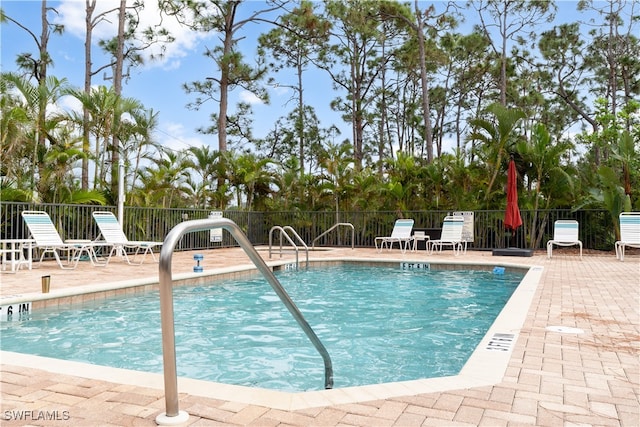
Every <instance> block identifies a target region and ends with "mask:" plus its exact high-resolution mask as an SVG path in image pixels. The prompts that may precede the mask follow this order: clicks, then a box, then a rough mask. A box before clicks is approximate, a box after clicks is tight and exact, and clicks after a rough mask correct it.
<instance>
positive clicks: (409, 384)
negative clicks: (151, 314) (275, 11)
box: [0, 257, 543, 410]
mask: <svg viewBox="0 0 640 427" xmlns="http://www.w3.org/2000/svg"><path fill="white" fill-rule="evenodd" d="M309 262H310V263H313V264H326V263H345V262H364V263H376V264H380V263H392V264H393V263H406V262H421V263H424V261H411V260H407V259H405V258H397V259H384V260H372V259H371V258H359V257H344V258H322V259H316V260H314V259H310V260H309ZM267 264H268V265H269V267H271V268H273V269H278V268H285V266H286V265H288V264H291V261H275V262H268V263H267ZM428 264H430V265H437V266H438V267H440V266H443V267H445V268H449V269H451V268H457V267H463V268H470V267H473V266H477V267H482V269H484V270H487V269H491V268H493V267H495V266H501V267H505V268H515V269H519V270H525V271H526V273H525V276H524V277H523V279H522V281H521V282H520V285H519V286H518V287H517V288H516V290H515V291H514V292H513V294H512V295H511V297H510V298H509V300H508V301H507V303H506V304H505V306H504V307H503V309H502V310H501V312H500V313H499V314H498V316H497V317H496V319H495V321H494V322H493V324H492V325H491V327H490V328H489V330H488V331H487V333H486V334H485V336H484V338H483V339H482V340H481V342H480V344H479V345H478V346H477V347H476V349H475V351H474V352H473V353H472V355H471V356H470V357H469V359H468V360H467V362H466V363H465V365H464V366H463V368H462V369H461V371H460V373H459V374H458V375H455V376H446V377H438V378H427V379H418V380H410V381H401V382H395V383H384V384H373V385H365V386H357V387H345V388H336V389H331V390H318V391H308V392H297V393H290V392H282V391H275V390H267V389H261V388H252V387H245V386H237V385H230V384H222V383H215V382H210V381H204V380H194V379H190V378H184V377H179V378H178V391H179V393H188V394H191V395H195V396H201V397H205V398H214V399H221V400H226V401H232V402H239V403H245V404H253V405H260V406H265V407H269V408H274V409H281V410H299V409H306V408H313V407H320V406H327V405H336V404H348V403H356V402H361V401H369V400H376V399H388V398H392V397H399V396H406V395H415V394H421V393H432V392H443V391H447V390H459V389H468V388H472V387H479V386H487V385H494V384H497V383H499V382H501V381H502V380H503V378H504V375H505V371H506V369H507V365H508V363H509V359H510V357H511V354H512V351H513V347H514V346H515V344H516V342H517V340H518V336H519V333H520V330H521V328H522V327H523V325H524V322H525V319H526V316H527V313H528V311H529V309H530V307H531V302H532V301H533V297H534V295H535V293H536V290H537V289H538V285H539V283H540V279H541V277H542V272H543V267H542V266H538V265H523V264H518V263H510V262H507V263H505V262H500V263H495V262H471V261H470V262H465V261H462V260H460V261H458V260H455V261H436V262H428ZM254 270H255V267H253V266H240V267H226V268H220V269H214V270H207V271H205V272H204V273H198V274H192V273H186V274H181V275H176V276H175V277H174V278H173V279H174V281H185V282H188V281H193V280H196V281H197V280H201V279H202V280H206V279H210V278H211V276H219V275H224V274H231V275H233V274H248V273H247V272H249V273H252V272H253V271H254ZM155 280H156V281H157V279H155ZM150 286H157V285H154V278H147V279H138V280H131V281H126V282H117V283H111V284H100V285H88V286H83V287H78V288H75V289H66V290H60V291H58V292H56V293H51V294H46V295H41V294H25V295H13V296H12V297H11V298H6V299H3V300H2V301H1V304H3V305H5V304H9V303H14V304H15V303H20V302H24V301H34V302H35V301H44V302H45V304H47V301H49V302H50V301H53V300H63V301H65V302H64V304H67V303H68V302H67V300H69V299H71V301H72V300H73V298H77V296H78V294H79V293H80V294H81V295H89V294H92V293H95V292H101V293H104V295H105V297H106V296H110V295H111V293H112V292H116V291H117V290H122V289H124V290H131V291H134V292H135V291H136V290H135V289H136V288H142V289H143V290H144V291H146V290H147V289H148V287H150ZM0 358H1V359H2V363H5V364H12V365H16V366H21V367H26V368H36V369H42V370H45V371H48V372H52V373H59V374H66V375H74V376H79V377H83V378H89V379H95V380H102V381H109V382H115V383H120V384H127V385H135V386H143V387H150V388H156V389H164V375H163V374H155V373H147V372H139V371H132V370H127V369H120V368H111V367H104V366H98V365H91V364H87V363H81V362H71V361H66V360H60V359H53V358H47V357H42V356H33V355H28V354H23V353H16V352H8V351H0Z"/></svg>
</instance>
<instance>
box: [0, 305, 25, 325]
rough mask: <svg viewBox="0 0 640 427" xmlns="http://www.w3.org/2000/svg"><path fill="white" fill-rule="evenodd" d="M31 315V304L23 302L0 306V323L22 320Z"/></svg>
mask: <svg viewBox="0 0 640 427" xmlns="http://www.w3.org/2000/svg"><path fill="white" fill-rule="evenodd" d="M30 313H31V303H30V302H21V303H17V304H8V305H3V306H0V321H3V322H5V321H9V322H10V321H12V320H22V319H23V318H25V317H26V316H28V315H29V314H30Z"/></svg>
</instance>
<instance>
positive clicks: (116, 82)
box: [111, 0, 127, 219]
mask: <svg viewBox="0 0 640 427" xmlns="http://www.w3.org/2000/svg"><path fill="white" fill-rule="evenodd" d="M126 8H127V0H120V9H119V11H118V44H117V47H116V63H115V67H114V72H113V91H114V92H115V94H116V97H118V98H120V97H121V95H122V79H123V68H124V31H125V28H124V26H125V18H126V15H125V14H126ZM117 104H118V103H117V102H116V105H117ZM119 128H120V113H119V112H118V111H116V112H115V114H114V116H113V130H114V132H113V135H112V143H111V194H112V197H113V198H114V200H117V198H116V195H117V194H118V179H119V175H120V168H119V164H120V138H119V135H118V132H119ZM122 178H123V179H124V177H122ZM118 197H119V196H118ZM120 202H121V201H120V200H118V203H120ZM120 219H121V218H120Z"/></svg>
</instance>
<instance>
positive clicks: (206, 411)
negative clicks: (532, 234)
mask: <svg viewBox="0 0 640 427" xmlns="http://www.w3.org/2000/svg"><path fill="white" fill-rule="evenodd" d="M202 253H203V254H204V262H203V265H204V267H205V272H207V271H208V270H213V269H217V268H223V267H227V266H238V265H244V264H250V261H249V259H248V258H247V257H246V255H245V254H244V253H243V252H242V250H241V249H237V248H233V249H219V250H215V251H205V252H202ZM260 253H261V255H263V257H264V258H265V259H266V260H267V261H269V260H268V253H267V252H265V251H261V252H260ZM192 256H193V253H189V252H184V253H176V254H175V255H174V260H173V266H172V270H173V274H174V277H175V276H177V275H180V274H183V273H184V274H187V273H189V272H191V271H192V267H193V265H194V261H193V258H192ZM292 257H293V255H290V254H289V255H285V256H284V258H283V259H292ZM345 257H358V258H375V259H385V258H389V257H393V258H394V259H395V258H400V259H404V260H412V261H413V260H416V261H432V262H436V261H446V262H455V263H459V262H474V263H487V264H495V265H505V264H506V265H509V264H517V265H538V266H542V267H543V272H542V278H541V281H540V284H539V286H538V288H537V291H536V292H535V295H534V296H533V301H532V304H531V307H529V308H528V311H527V316H526V320H525V323H524V326H523V327H522V329H521V330H520V331H519V336H518V340H517V342H516V343H515V346H514V347H513V351H512V354H511V357H510V359H509V363H508V367H507V369H506V372H505V375H504V377H503V378H502V381H499V382H498V383H496V384H494V385H489V386H482V387H471V388H466V389H458V390H449V391H446V392H437V393H424V394H408V395H406V396H400V397H393V398H389V399H379V400H365V401H357V402H354V403H349V404H336V405H330V406H319V407H308V408H305V409H299V410H282V409H274V408H273V407H267V406H259V405H253V404H247V403H241V402H237V401H233V400H221V399H212V398H207V397H202V396H199V395H196V394H188V393H184V392H183V393H181V394H180V409H181V410H184V411H187V412H188V413H189V415H190V417H189V420H188V422H187V425H192V426H211V425H256V426H313V425H318V426H446V425H458V426H476V425H483V426H503V425H505V426H506V425H536V426H557V425H565V426H579V425H581V426H586V425H598V426H629V427H637V426H638V425H640V403H639V401H640V358H639V356H640V331H639V329H640V327H639V324H640V255H639V254H638V252H630V253H628V254H627V256H626V257H625V261H624V262H620V261H618V260H616V258H615V254H614V253H613V250H612V251H611V252H610V253H601V252H591V253H590V252H586V253H585V254H584V258H583V260H582V261H580V259H579V257H578V256H577V254H576V253H575V252H572V251H570V250H562V249H559V250H557V251H554V256H553V258H551V259H547V257H546V253H544V252H542V251H540V252H537V253H536V254H535V255H534V256H533V257H528V258H516V257H494V256H492V255H491V253H490V252H477V251H469V252H468V253H467V255H461V256H458V257H454V256H452V255H451V253H450V251H449V252H448V253H443V254H434V255H431V256H430V255H427V254H426V252H424V251H422V252H407V253H406V254H404V255H402V254H400V251H398V250H393V251H383V252H382V253H378V252H377V251H375V250H374V249H356V250H351V249H335V250H331V251H315V252H313V253H312V254H311V256H310V258H311V259H318V258H345ZM279 259H280V258H279V256H277V255H276V256H274V258H273V260H279ZM43 275H50V276H51V295H55V294H56V293H64V292H70V291H69V290H70V289H73V288H76V290H77V289H78V288H84V287H87V286H96V285H99V284H104V283H111V282H120V281H131V280H132V279H135V278H150V280H151V281H153V280H156V281H157V277H158V264H155V263H153V262H145V264H143V265H141V266H129V265H126V264H125V263H123V262H121V261H120V260H113V261H112V262H111V263H110V265H109V266H108V267H104V268H103V267H91V266H90V265H88V263H81V264H80V266H79V267H78V269H77V270H72V271H67V270H61V269H59V268H57V266H55V264H54V263H51V262H45V263H44V265H43V266H41V267H40V268H37V269H33V270H31V271H28V270H20V271H19V272H17V273H16V274H10V273H6V272H3V273H2V274H1V275H0V293H1V295H0V305H2V304H3V303H2V301H7V300H8V298H11V297H14V296H16V295H25V296H26V295H30V294H31V295H33V296H34V297H36V296H38V297H39V296H40V286H41V284H40V283H41V276H43ZM523 309H524V308H523ZM549 326H561V327H564V328H580V329H582V330H584V333H582V334H576V333H563V332H555V331H550V330H547V327H549ZM1 354H2V353H1V352H0V355H1ZM4 359H5V357H3V360H2V361H1V362H2V363H1V365H0V369H1V371H0V375H1V386H2V390H1V402H0V417H1V421H0V423H1V424H2V425H3V426H5V425H6V426H15V425H34V426H62V425H74V426H126V425H140V426H143V425H148V426H153V425H156V423H155V417H156V416H157V415H158V414H159V413H161V412H163V411H164V409H165V401H164V390H163V388H162V387H161V386H160V387H155V386H153V387H150V386H148V385H146V384H140V385H130V384H123V383H118V382H117V381H113V382H111V381H103V380H96V379H91V378H86V377H83V376H82V375H81V374H80V373H78V374H74V375H70V374H60V373H58V372H56V367H55V366H41V367H38V368H34V367H25V366H22V364H20V363H15V364H7V363H5V360H4ZM54 364H55V363H54ZM76 375H77V376H76ZM51 418H53V419H51Z"/></svg>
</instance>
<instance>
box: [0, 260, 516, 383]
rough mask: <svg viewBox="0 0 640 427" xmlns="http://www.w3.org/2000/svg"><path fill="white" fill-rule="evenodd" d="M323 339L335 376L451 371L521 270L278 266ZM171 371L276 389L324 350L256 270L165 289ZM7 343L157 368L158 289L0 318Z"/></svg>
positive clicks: (305, 371)
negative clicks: (170, 298)
mask: <svg viewBox="0 0 640 427" xmlns="http://www.w3.org/2000/svg"><path fill="white" fill-rule="evenodd" d="M276 276H277V277H278V278H279V280H280V281H281V283H282V284H283V286H284V288H285V289H286V290H287V292H288V293H289V295H290V296H291V298H292V299H293V301H294V302H295V303H296V305H297V306H298V307H299V308H300V311H301V312H302V313H303V315H304V316H305V318H306V319H307V321H308V322H309V324H310V325H311V327H312V328H313V329H314V330H315V332H316V334H317V335H318V337H319V338H320V340H321V341H322V342H323V344H324V345H325V346H326V347H327V350H328V351H329V354H330V355H331V359H332V362H333V368H334V381H335V387H336V388H339V387H347V386H357V385H365V384H377V383H385V382H395V381H403V380H410V379H418V378H430V377H440V376H446V375H456V374H457V373H458V372H459V370H460V369H461V368H462V366H463V365H464V363H465V362H466V360H467V358H468V357H469V356H470V355H471V353H472V352H473V350H474V349H475V347H476V346H477V345H478V343H479V342H480V340H481V339H482V337H483V336H484V335H485V333H486V331H487V330H488V329H489V327H490V326H491V324H492V323H493V321H494V319H495V318H496V316H497V315H498V313H499V312H500V310H501V309H502V307H503V306H504V304H505V303H506V301H507V300H508V299H509V297H510V296H511V294H512V292H513V291H514V290H515V288H516V287H517V285H518V284H519V282H520V281H521V279H522V277H523V275H522V274H515V273H505V274H494V273H493V272H491V271H429V270H404V269H401V268H400V267H399V266H392V267H370V266H367V267H363V266H357V265H350V264H347V265H341V266H336V267H326V268H322V269H314V268H312V269H308V270H300V271H278V272H276ZM174 306H175V325H176V352H177V369H178V375H180V376H184V377H189V378H195V379H204V380H209V381H216V382H223V383H228V384H237V385H245V386H257V387H263V388H269V389H276V390H283V391H305V390H319V389H322V388H323V386H324V365H323V362H322V358H321V357H320V355H319V354H318V353H317V351H316V349H315V347H313V345H312V344H311V343H310V341H309V340H308V338H307V337H306V335H304V333H303V332H302V331H301V329H300V327H299V326H298V324H297V323H296V322H295V320H294V319H293V317H292V316H291V314H290V313H289V312H288V311H287V310H286V308H285V307H284V305H283V304H282V303H281V302H280V300H279V299H278V297H277V296H276V294H275V293H274V292H273V291H272V289H271V287H270V286H269V285H268V283H267V282H266V280H264V279H263V278H262V277H256V278H250V279H246V280H242V281H234V282H216V283H214V284H212V285H210V286H198V287H178V288H176V289H175V290H174ZM0 328H1V329H0V333H1V335H2V341H1V344H0V346H1V348H2V350H7V351H16V352H21V353H30V354H36V355H41V356H47V357H53V358H60V359H66V360H74V361H80V362H87V363H91V364H96V365H106V366H113V367H120V368H127V369H134V370H140V371H148V372H156V373H162V369H163V366H162V347H161V343H162V339H161V331H160V308H159V296H158V293H157V292H149V293H145V294H140V295H135V296H127V297H126V298H117V299H115V298H114V299H108V300H102V301H99V302H95V303H90V304H83V305H81V306H77V308H72V309H69V310H64V311H50V310H43V311H39V312H35V313H32V314H31V315H30V318H29V319H26V320H22V321H18V322H2V323H1V325H0Z"/></svg>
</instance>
